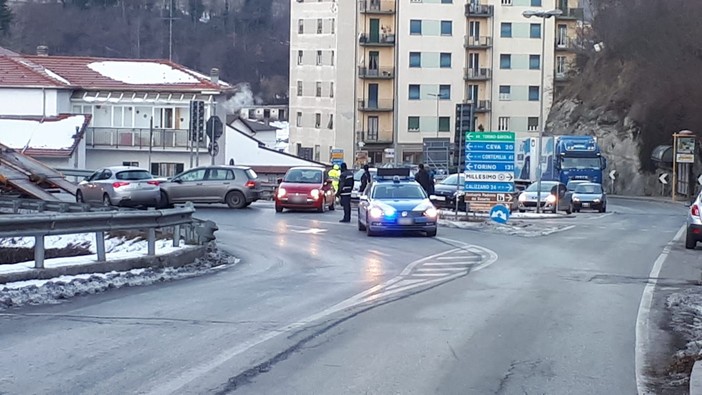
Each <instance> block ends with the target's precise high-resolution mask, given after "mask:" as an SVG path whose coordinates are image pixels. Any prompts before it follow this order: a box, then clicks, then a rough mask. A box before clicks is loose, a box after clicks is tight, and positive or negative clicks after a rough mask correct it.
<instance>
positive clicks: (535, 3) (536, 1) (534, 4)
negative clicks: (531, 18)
mask: <svg viewBox="0 0 702 395" xmlns="http://www.w3.org/2000/svg"><path fill="white" fill-rule="evenodd" d="M531 6H532V7H541V0H531Z"/></svg>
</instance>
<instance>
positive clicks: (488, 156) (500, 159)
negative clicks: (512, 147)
mask: <svg viewBox="0 0 702 395" xmlns="http://www.w3.org/2000/svg"><path fill="white" fill-rule="evenodd" d="M466 161H470V162H472V163H476V162H487V163H514V153H509V154H505V153H493V152H466Z"/></svg>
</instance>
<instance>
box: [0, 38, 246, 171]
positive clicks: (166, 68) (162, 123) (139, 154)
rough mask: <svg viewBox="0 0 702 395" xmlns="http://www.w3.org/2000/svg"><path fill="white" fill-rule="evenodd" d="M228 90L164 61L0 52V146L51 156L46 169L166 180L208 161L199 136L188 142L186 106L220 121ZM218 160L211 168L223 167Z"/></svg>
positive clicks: (215, 75)
mask: <svg viewBox="0 0 702 395" xmlns="http://www.w3.org/2000/svg"><path fill="white" fill-rule="evenodd" d="M232 89H233V87H232V86H231V85H229V84H228V83H226V82H224V81H221V80H220V79H219V71H218V70H217V69H212V70H211V72H210V75H204V74H201V73H199V72H197V71H194V70H191V69H188V68H186V67H184V66H182V65H179V64H177V63H174V62H170V61H168V60H153V59H112V58H95V57H81V56H50V55H49V54H48V48H46V47H44V46H40V47H38V48H37V54H36V55H22V54H17V53H14V52H11V51H8V50H5V49H3V50H2V51H0V144H4V145H6V146H8V147H11V148H14V149H21V150H23V151H25V152H30V153H31V155H32V156H35V157H42V156H43V157H44V158H48V157H49V156H51V155H53V156H51V157H53V158H54V159H52V160H49V162H51V163H52V164H54V163H59V164H60V163H63V162H62V161H60V160H58V159H56V158H59V157H62V156H63V157H64V158H65V159H66V160H65V162H66V165H67V167H79V168H87V169H96V168H99V167H103V166H114V165H123V164H124V165H136V166H140V167H144V168H148V169H150V170H151V171H152V173H154V174H155V175H159V176H171V175H174V174H176V173H177V172H179V171H182V170H184V169H187V168H190V167H192V166H196V165H198V164H209V163H210V162H211V160H212V158H211V156H210V155H209V154H208V147H209V146H211V144H210V142H209V141H208V139H207V137H206V136H204V137H203V138H202V139H201V141H200V142H197V141H191V140H194V139H190V138H189V137H190V136H189V123H190V102H191V101H193V100H198V101H204V102H205V119H208V118H209V117H210V116H211V115H216V114H221V115H222V117H221V118H222V119H224V114H225V110H224V107H223V104H224V102H225V101H226V96H227V94H228V93H230V92H231V90H232ZM67 119H68V120H69V121H67ZM69 123H70V125H69ZM62 126H63V127H65V129H64V128H62ZM76 126H79V127H78V128H76ZM59 135H60V136H62V137H61V138H59V137H58V136H59ZM59 140H60V142H59ZM82 151H84V153H82ZM215 154H216V153H215ZM81 155H82V157H81ZM220 155H221V158H220V157H219V156H217V157H215V161H216V163H224V162H225V158H224V153H221V154H220ZM76 158H80V160H76ZM47 160H48V159H47Z"/></svg>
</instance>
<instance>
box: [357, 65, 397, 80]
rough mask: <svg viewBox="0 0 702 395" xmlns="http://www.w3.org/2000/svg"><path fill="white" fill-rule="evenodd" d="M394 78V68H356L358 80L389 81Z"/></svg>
mask: <svg viewBox="0 0 702 395" xmlns="http://www.w3.org/2000/svg"><path fill="white" fill-rule="evenodd" d="M394 77H395V68H394V67H376V68H368V67H360V66H359V67H358V78H367V79H376V80H378V79H379V80H390V79H393V78H394Z"/></svg>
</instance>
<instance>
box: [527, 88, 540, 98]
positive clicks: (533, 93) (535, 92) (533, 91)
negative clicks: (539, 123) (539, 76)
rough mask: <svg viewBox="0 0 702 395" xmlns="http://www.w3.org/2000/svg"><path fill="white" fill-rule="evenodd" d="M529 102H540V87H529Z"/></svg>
mask: <svg viewBox="0 0 702 395" xmlns="http://www.w3.org/2000/svg"><path fill="white" fill-rule="evenodd" d="M529 101H539V87H538V86H530V87H529Z"/></svg>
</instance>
